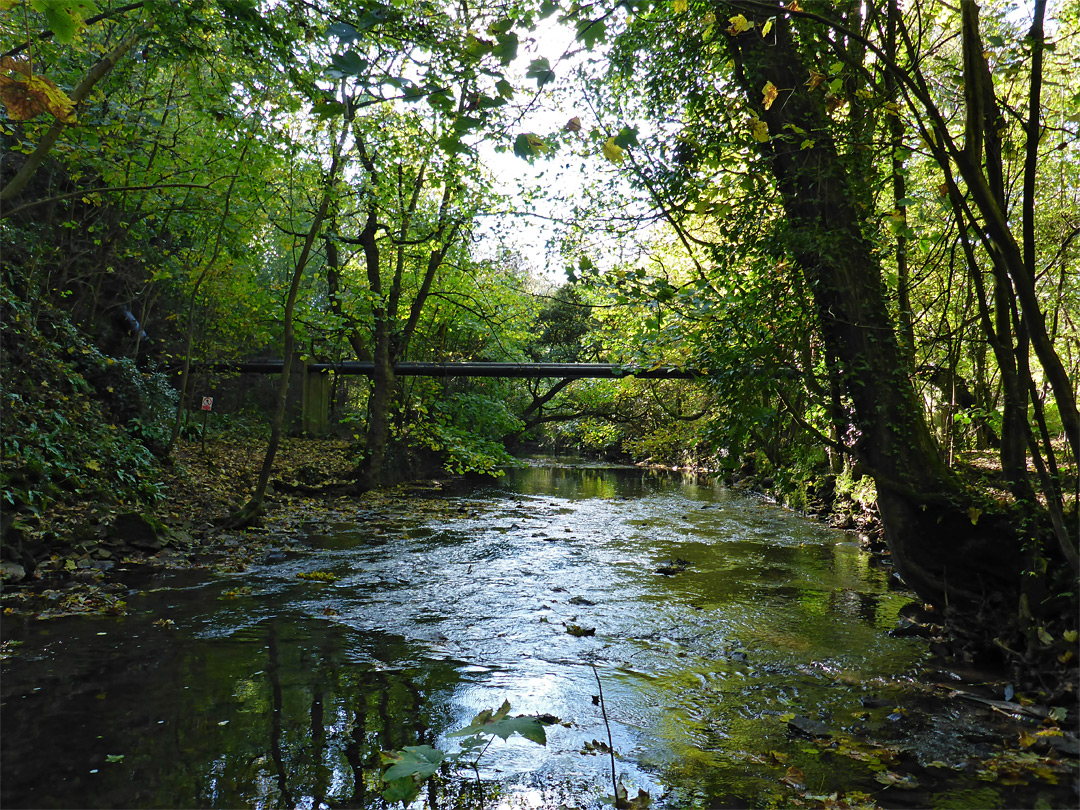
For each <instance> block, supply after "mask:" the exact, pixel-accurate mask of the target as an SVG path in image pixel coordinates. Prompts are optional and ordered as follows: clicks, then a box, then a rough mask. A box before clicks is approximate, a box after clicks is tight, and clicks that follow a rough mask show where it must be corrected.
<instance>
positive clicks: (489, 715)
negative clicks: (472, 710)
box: [446, 700, 547, 745]
mask: <svg viewBox="0 0 1080 810" xmlns="http://www.w3.org/2000/svg"><path fill="white" fill-rule="evenodd" d="M509 714H510V701H508V700H506V701H503V704H502V706H500V707H499V710H498V711H496V712H492V711H491V710H490V709H485V710H484V711H482V712H480V714H478V715H476V717H474V718H473V721H472V722H471V723H470V724H469V725H468V726H466V727H465V728H463V729H461V730H460V731H455V732H453V733H452V734H447V735H446V736H448V737H468V736H472V735H477V734H487V735H489V736H492V737H499V738H500V739H503V740H505V739H508V738H509V737H511V736H512V735H514V734H520V735H521V736H522V737H524V738H525V739H526V740H532V741H533V742H534V743H538V744H539V745H547V734H546V733H545V732H544V724H543V723H541V722H540V721H539V720H538V719H537V718H535V717H530V716H528V715H525V714H519V715H518V716H517V717H509V716H508V715H509Z"/></svg>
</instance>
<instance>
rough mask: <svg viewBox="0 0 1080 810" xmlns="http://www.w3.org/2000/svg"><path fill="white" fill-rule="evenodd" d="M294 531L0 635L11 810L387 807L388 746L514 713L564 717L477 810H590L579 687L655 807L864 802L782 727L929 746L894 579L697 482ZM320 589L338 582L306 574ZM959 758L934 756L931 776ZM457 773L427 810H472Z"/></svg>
mask: <svg viewBox="0 0 1080 810" xmlns="http://www.w3.org/2000/svg"><path fill="white" fill-rule="evenodd" d="M417 497H419V496H417ZM310 528H311V531H310V536H309V541H310V544H311V552H310V553H309V554H305V555H302V556H300V557H298V558H295V559H290V560H289V561H287V562H284V563H280V564H276V565H268V566H263V567H259V568H256V569H253V570H251V571H249V572H247V573H246V574H244V575H242V576H241V577H239V578H234V579H228V580H213V581H209V582H205V583H202V584H199V585H196V586H195V587H188V588H184V589H179V590H176V589H174V590H164V591H159V592H155V593H148V594H144V595H142V596H138V597H132V599H131V600H130V601H129V604H130V607H131V609H132V614H131V615H129V616H128V617H124V618H111V619H81V620H75V619H71V620H63V621H54V622H49V623H36V624H33V625H28V626H21V625H15V624H13V623H12V622H8V623H6V625H5V633H6V634H7V635H9V636H15V637H19V638H22V639H25V640H26V649H27V654H26V655H24V656H22V657H21V658H20V659H16V660H15V661H13V662H11V663H10V665H9V667H8V668H7V669H8V671H7V672H6V675H5V678H4V681H3V684H2V690H3V731H4V733H3V737H2V751H3V781H2V786H0V791H2V804H3V806H4V807H162V806H170V807H215V808H217V807H222V808H227V807H259V808H277V807H284V808H292V807H305V808H319V807H381V806H384V805H383V804H382V802H381V799H380V798H379V797H378V793H379V790H380V787H379V783H378V773H379V770H380V759H379V752H380V751H383V750H393V749H397V748H400V747H402V746H405V745H420V744H431V745H436V746H442V747H448V746H451V745H452V744H453V742H452V741H451V740H448V739H447V738H446V736H445V735H446V734H447V733H448V732H451V731H453V730H455V729H457V728H460V727H462V726H464V725H466V724H467V723H468V722H469V720H470V719H471V718H472V717H473V716H474V715H475V714H476V713H477V712H478V711H480V710H482V709H485V708H494V707H497V706H498V705H499V704H501V703H502V701H503V700H505V699H509V700H510V702H511V704H512V705H513V707H514V711H515V713H550V714H554V715H557V716H558V717H560V718H561V719H562V721H563V723H562V724H560V725H555V726H552V727H551V728H550V729H549V731H548V745H547V746H546V747H544V748H541V747H539V746H536V745H534V744H532V743H529V742H526V741H524V740H520V739H517V738H513V739H511V740H510V741H508V742H507V743H505V744H503V743H498V744H496V745H493V746H492V747H491V748H490V749H489V751H488V752H487V753H486V754H485V758H484V760H483V762H482V763H481V769H480V772H481V777H482V780H483V783H484V796H485V797H486V800H487V806H489V807H492V806H507V807H510V806H513V807H527V806H533V807H558V806H559V805H560V804H562V803H566V804H567V805H568V806H581V807H586V806H588V807H592V806H599V805H598V804H597V802H598V799H599V797H601V796H602V795H603V794H605V793H610V784H611V782H610V774H609V773H608V768H609V767H610V760H609V759H608V758H606V757H604V756H597V755H595V747H594V746H592V743H593V741H595V740H606V739H607V736H606V735H607V729H606V728H605V724H604V718H603V717H602V716H601V713H600V708H599V706H598V705H597V704H596V702H595V701H594V696H595V695H596V694H597V689H596V680H595V678H596V675H595V674H594V667H595V672H596V673H598V674H599V677H600V678H601V679H602V682H603V688H604V696H605V705H606V709H607V715H608V719H609V721H610V731H611V735H612V739H613V742H614V748H615V751H616V752H617V755H618V759H617V769H618V772H619V776H620V779H621V780H623V781H624V782H625V783H626V784H627V785H628V786H629V787H630V788H631V794H633V793H634V792H635V788H642V789H646V790H650V791H651V792H652V795H653V796H654V797H661V796H662V797H663V798H662V799H661V801H660V802H659V803H658V806H667V807H686V806H702V807H706V806H712V805H717V804H721V803H724V802H728V803H731V804H733V805H734V806H767V805H769V804H770V803H773V804H775V803H776V802H782V801H783V796H784V795H785V794H784V790H785V789H784V787H783V786H782V785H780V784H779V782H778V772H777V770H776V768H775V767H774V766H773V765H774V764H775V763H773V764H770V763H767V762H764V761H763V760H762V755H763V754H766V753H767V752H770V751H777V752H782V753H783V755H784V756H787V755H792V756H795V757H802V760H800V767H801V768H802V770H803V771H804V772H805V777H806V779H807V780H808V781H807V784H810V780H812V781H813V787H814V789H815V790H816V791H817V792H822V793H828V792H831V791H834V790H852V789H862V790H866V791H867V792H875V791H876V790H878V789H879V788H880V785H878V784H877V783H876V782H875V781H874V778H873V776H874V774H873V772H872V771H871V770H869V769H868V768H867V766H866V765H865V763H862V762H858V761H856V760H854V759H846V760H843V761H839V760H838V759H837V758H825V757H816V756H809V755H807V754H806V753H805V752H802V749H804V748H806V745H805V744H803V743H800V742H798V741H796V740H792V739H791V738H790V737H789V735H788V732H787V728H786V720H785V718H786V717H789V716H790V715H793V714H797V715H804V716H809V717H812V718H814V719H818V720H822V721H824V722H826V723H828V724H829V725H830V727H832V728H835V729H837V730H838V731H839V730H841V729H843V730H844V731H845V733H851V734H856V733H858V734H861V735H862V736H863V737H864V738H868V739H869V738H875V739H878V738H880V739H882V740H887V741H891V742H900V743H903V744H916V743H914V742H913V741H915V740H917V739H918V737H919V734H920V733H922V732H923V731H925V730H926V727H927V726H928V725H932V724H929V723H923V727H921V728H920V726H919V725H918V724H916V723H915V722H914V721H908V720H905V721H904V722H900V723H898V722H894V721H889V720H887V719H886V715H887V714H888V713H889V712H890V711H892V707H893V706H894V705H895V704H898V703H900V702H902V701H903V700H906V699H907V698H905V697H904V694H905V692H904V689H905V685H906V684H907V683H908V682H909V681H910V680H911V679H912V678H913V677H914V676H915V675H916V674H917V672H918V669H919V667H920V664H921V662H922V661H923V660H924V659H925V647H924V644H923V643H922V642H918V641H912V640H910V639H895V638H890V637H889V636H887V635H886V634H885V632H884V631H885V630H886V629H887V628H889V627H891V626H892V625H893V624H894V623H895V620H896V613H897V610H898V608H899V607H900V606H901V605H903V604H904V603H905V602H906V601H907V599H908V597H907V596H906V595H905V594H903V593H897V592H894V591H890V589H889V587H888V572H887V571H883V570H881V569H879V568H876V567H874V566H873V565H872V564H871V560H870V559H869V558H868V557H867V556H866V555H865V554H863V553H862V552H861V551H860V550H859V549H858V548H857V546H856V545H855V544H853V543H852V542H851V541H850V538H849V537H848V536H846V535H844V534H841V533H838V532H834V531H831V530H828V529H826V528H823V527H821V526H819V525H816V524H814V523H811V522H808V521H806V520H803V519H801V518H799V517H797V516H795V515H791V514H788V513H785V512H783V511H781V510H778V509H775V508H773V507H770V506H768V505H766V504H763V503H761V502H759V501H755V500H750V499H746V498H743V497H741V496H738V495H735V494H732V493H730V492H728V491H727V490H725V489H723V488H722V487H719V486H716V485H714V484H713V483H711V482H709V481H706V480H698V479H694V478H690V477H676V476H671V475H666V474H661V473H655V472H644V471H641V470H636V469H619V468H612V467H604V466H592V467H589V466H584V467H577V468H569V467H566V466H553V465H542V464H534V465H533V466H530V467H529V468H526V469H522V470H513V471H510V472H509V474H508V476H507V478H506V479H505V480H504V481H503V482H501V483H500V484H499V485H497V486H488V487H482V488H479V489H475V490H472V491H468V492H466V493H465V494H461V495H455V496H444V497H440V496H438V495H437V493H432V492H428V493H426V494H425V495H424V497H423V500H416V499H415V498H414V499H413V500H411V501H409V500H405V501H399V502H397V503H394V504H390V505H387V506H384V507H381V508H379V507H376V508H375V509H374V510H372V509H371V508H370V507H365V511H363V512H361V511H359V510H358V511H357V512H356V517H355V519H354V520H351V521H345V522H341V521H339V522H337V523H334V524H333V525H325V524H321V525H320V524H318V523H313V524H312V525H311V527H310ZM665 566H667V568H665ZM658 569H660V570H669V571H674V573H671V574H670V575H665V574H663V573H658ZM315 570H320V571H331V572H333V573H335V574H336V575H337V576H338V577H339V579H338V580H337V581H336V582H334V583H331V584H327V583H317V582H310V581H302V580H298V579H297V577H296V574H297V573H302V572H310V571H315ZM241 585H243V586H247V587H248V588H250V593H246V594H245V593H241V594H239V595H237V594H236V589H237V588H238V586H241ZM227 592H230V593H229V594H227ZM227 595H232V596H235V598H224V597H225V596H227ZM160 618H169V619H172V620H173V622H174V624H173V626H171V627H169V628H162V627H158V626H155V625H154V624H153V622H154V621H155V620H156V619H160ZM569 625H578V626H580V627H586V628H588V629H594V630H595V634H594V635H591V636H585V637H577V636H573V635H570V634H569V633H568V632H567V627H568V626H569ZM868 697H872V698H875V699H876V700H877V702H876V703H874V704H873V705H880V706H881V707H884V708H879V709H873V710H867V709H866V708H865V707H864V706H863V705H862V704H861V703H860V699H863V698H868ZM970 745H971V743H970V740H967V741H965V740H964V739H955V740H952V741H950V740H949V739H948V738H947V737H942V738H941V739H940V740H938V743H937V746H938V747H937V748H935V750H934V759H937V760H942V759H947V758H948V757H950V756H954V757H961V758H962V756H964V755H965V752H966V750H967V748H969V747H970ZM800 752H802V753H800ZM779 775H782V771H781V772H780V774H779ZM451 776H452V775H451V774H449V773H444V774H443V775H442V777H440V779H439V780H438V784H437V785H433V786H432V787H431V790H430V791H429V792H428V793H426V794H425V795H424V796H423V797H422V798H421V799H420V800H418V803H417V806H418V807H419V806H422V805H425V804H426V805H427V806H431V807H466V806H469V807H471V806H476V797H475V795H474V793H473V789H474V788H473V784H474V783H473V782H472V781H470V780H469V779H468V778H467V777H468V776H469V774H468V773H466V774H465V775H464V776H465V777H466V778H460V779H459V778H451ZM963 788H964V789H972V790H974V789H981V785H979V784H975V785H964V786H963ZM500 797H501V798H500Z"/></svg>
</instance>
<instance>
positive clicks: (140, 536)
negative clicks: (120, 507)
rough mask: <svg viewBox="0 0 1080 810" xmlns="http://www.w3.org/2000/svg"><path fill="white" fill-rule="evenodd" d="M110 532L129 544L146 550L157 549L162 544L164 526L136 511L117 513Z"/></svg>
mask: <svg viewBox="0 0 1080 810" xmlns="http://www.w3.org/2000/svg"><path fill="white" fill-rule="evenodd" d="M110 533H111V534H112V535H113V536H114V537H117V538H119V539H121V540H123V541H124V542H125V543H127V544H128V545H129V546H134V547H135V548H141V549H145V550H147V551H157V550H158V549H160V548H161V547H162V545H164V544H163V543H162V537H161V536H162V534H164V528H163V527H162V526H161V525H160V524H157V523H156V521H153V522H152V521H151V520H150V519H148V518H147V517H146V516H145V515H140V514H139V513H138V512H125V513H124V514H122V515H117V516H116V518H115V519H114V520H113V523H112V528H111V531H110Z"/></svg>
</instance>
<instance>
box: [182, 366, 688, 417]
mask: <svg viewBox="0 0 1080 810" xmlns="http://www.w3.org/2000/svg"><path fill="white" fill-rule="evenodd" d="M284 366H285V364H284V362H283V361H281V360H256V361H250V362H232V363H194V364H192V370H193V371H201V372H212V373H219V374H220V373H226V374H228V373H232V374H281V373H282V371H283V370H284ZM393 368H394V374H395V375H396V376H398V377H442V378H449V377H503V378H512V379H541V378H551V379H562V380H583V379H622V378H626V377H636V378H639V379H648V380H693V379H703V378H706V377H708V376H709V372H708V371H705V370H702V369H689V368H680V367H678V366H648V367H640V366H629V365H619V364H616V363H490V362H461V363H395V364H394V366H393ZM292 369H293V370H294V373H297V374H299V375H300V379H299V380H297V382H300V383H301V385H300V388H301V392H302V394H301V396H302V400H301V417H300V425H301V428H302V430H303V431H304V432H305V433H307V434H308V435H310V436H324V435H326V433H327V432H328V431H329V427H330V396H331V393H330V392H331V386H330V380H331V376H330V375H331V373H333V374H352V375H364V376H367V377H371V376H374V374H375V364H374V363H373V362H370V361H363V360H349V361H344V362H339V363H312V362H303V361H300V360H297V361H296V362H294V363H293V364H292Z"/></svg>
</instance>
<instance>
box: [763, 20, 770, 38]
mask: <svg viewBox="0 0 1080 810" xmlns="http://www.w3.org/2000/svg"><path fill="white" fill-rule="evenodd" d="M772 24H773V21H772V20H766V21H765V23H764V24H763V25H762V26H761V35H762V36H763V37H765V36H768V35H769V32H770V31H772Z"/></svg>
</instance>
